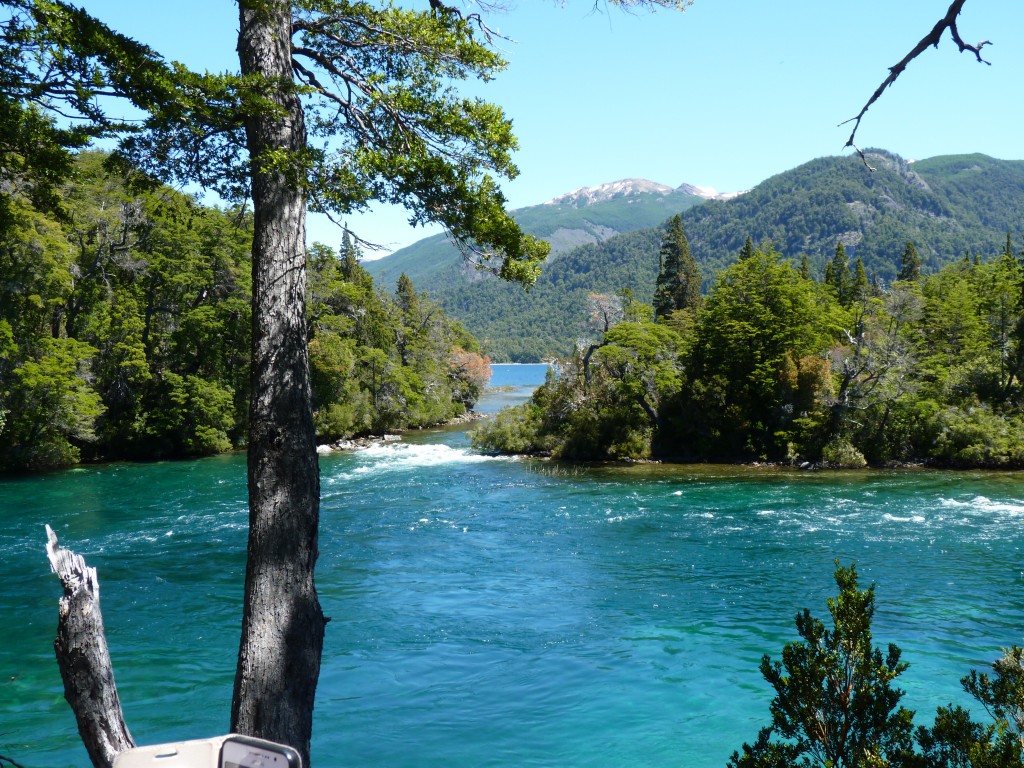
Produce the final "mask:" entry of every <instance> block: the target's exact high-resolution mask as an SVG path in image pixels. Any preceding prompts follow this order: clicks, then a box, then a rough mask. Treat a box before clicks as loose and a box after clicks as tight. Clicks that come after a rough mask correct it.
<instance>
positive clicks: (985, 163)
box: [367, 150, 1024, 362]
mask: <svg viewBox="0 0 1024 768" xmlns="http://www.w3.org/2000/svg"><path fill="white" fill-rule="evenodd" d="M867 154H868V161H869V163H870V164H871V166H872V167H873V168H874V169H875V170H870V169H869V168H868V167H866V166H865V164H864V163H863V162H862V161H861V160H860V158H859V157H855V156H846V157H825V158H819V159H817V160H812V161H811V162H809V163H805V164H804V165H801V166H799V167H798V168H794V169H793V170H790V171H786V172H785V173H781V174H779V175H777V176H774V177H772V178H770V179H768V180H766V181H764V182H762V183H761V184H759V185H758V186H757V187H755V188H754V189H752V190H750V191H749V192H747V193H745V194H742V195H739V196H732V197H731V199H721V198H720V197H719V199H715V198H714V197H712V195H711V194H710V193H709V191H708V190H703V192H704V194H703V195H701V194H695V193H694V191H693V190H694V188H689V189H688V190H683V189H681V188H677V189H675V190H669V191H666V190H668V188H666V187H660V186H659V185H653V186H652V187H651V188H644V189H641V187H639V186H638V187H636V188H635V191H627V188H624V189H623V191H622V194H618V193H617V192H616V191H615V187H616V184H626V183H627V182H617V183H616V184H613V185H604V188H607V189H606V191H605V193H603V194H598V193H595V192H591V191H586V192H585V191H583V190H577V191H576V192H574V193H569V195H564V196H562V197H561V198H556V200H555V201H551V202H552V205H550V206H547V205H541V206H535V207H533V208H525V209H522V211H520V212H518V213H517V216H522V217H523V218H521V219H520V221H521V223H522V224H523V226H524V228H526V229H527V231H532V232H534V233H535V234H540V235H541V236H544V237H551V236H552V235H554V233H555V232H557V231H558V230H559V229H563V228H564V229H571V230H574V231H576V232H578V233H582V232H583V231H589V232H590V233H591V235H592V240H591V241H590V242H589V243H587V244H585V245H582V246H580V247H577V248H574V249H566V250H562V251H561V252H560V253H559V254H558V255H557V257H555V258H553V259H551V260H550V261H549V263H548V264H546V265H545V266H544V271H543V273H542V276H541V278H540V280H539V281H538V283H537V285H536V286H535V287H534V288H533V289H532V290H530V291H529V292H525V291H523V290H522V289H521V288H519V287H517V286H512V285H508V284H505V283H502V282H501V281H499V280H495V279H480V280H474V281H471V280H470V279H469V276H467V273H466V270H465V269H464V268H463V267H462V266H461V265H460V262H459V261H458V259H457V257H456V258H455V259H454V260H453V259H451V258H448V259H447V260H446V261H443V262H437V261H435V263H434V264H433V266H431V267H429V268H424V269H423V270H422V271H419V272H417V273H416V274H415V275H414V273H413V270H412V266H413V265H412V262H411V261H408V262H397V261H396V262H392V264H394V265H395V266H397V265H398V264H399V263H404V264H405V265H408V266H409V267H410V268H409V269H406V266H402V267H401V269H398V270H395V269H394V267H393V266H391V267H387V268H386V271H384V273H383V274H384V275H385V279H386V282H385V283H384V284H387V283H389V282H393V281H394V280H397V278H398V274H400V273H401V271H402V270H405V271H406V272H407V273H408V274H409V275H410V277H412V278H413V282H414V284H415V285H416V287H417V288H419V289H421V290H427V291H429V292H430V294H431V296H432V297H433V298H434V299H435V300H436V301H437V302H438V303H440V304H441V306H443V307H444V309H445V311H446V312H448V313H449V314H451V315H452V316H454V317H456V318H458V319H460V320H461V321H462V322H463V323H464V324H465V325H466V326H467V328H468V329H469V330H470V331H471V332H472V333H474V334H475V335H476V336H477V337H478V338H479V339H481V340H482V341H483V342H484V343H485V344H486V345H487V346H488V348H489V349H490V351H491V354H492V355H493V356H494V358H495V359H496V360H516V361H523V362H525V361H530V360H536V359H540V358H542V357H545V356H550V355H555V354H566V353H568V352H569V351H570V350H571V348H572V345H573V343H574V341H575V339H576V338H577V337H578V336H581V335H583V334H584V333H585V331H584V327H583V326H584V320H585V317H586V301H587V295H588V293H591V292H599V293H612V292H616V291H619V290H621V289H623V288H629V289H630V290H632V291H633V292H634V294H635V295H636V297H637V298H639V299H641V300H643V301H650V299H651V295H652V293H653V288H654V280H655V277H656V276H657V269H658V255H657V254H658V247H659V244H660V241H661V229H660V226H656V225H660V224H661V223H662V222H663V221H664V220H665V219H667V218H668V217H669V216H670V215H672V214H673V213H675V212H677V211H678V210H681V208H680V206H679V204H680V203H682V202H688V203H689V205H688V207H687V208H686V210H685V212H684V213H683V221H684V223H685V226H686V231H687V236H688V238H689V241H690V247H691V250H692V251H693V254H694V256H695V258H696V259H697V261H698V262H699V263H700V265H701V269H702V272H703V274H704V280H705V284H706V285H708V284H710V282H711V280H712V279H713V277H714V274H715V273H716V272H717V271H718V270H719V269H721V268H722V267H724V266H726V265H727V264H729V263H731V262H732V261H733V260H734V259H735V258H736V254H737V252H738V251H739V249H740V248H741V247H742V246H743V243H744V241H745V240H746V238H747V237H748V236H749V237H751V239H752V240H753V241H754V243H755V244H758V243H761V242H762V241H764V240H766V239H769V240H771V241H773V243H774V245H775V247H776V248H777V249H778V250H779V251H780V252H782V254H783V255H785V256H787V257H790V258H792V259H794V260H795V259H798V258H800V255H801V254H807V255H808V256H809V257H810V262H811V265H812V269H813V270H814V272H815V274H817V275H818V276H819V277H820V275H821V273H822V270H823V268H824V264H825V262H826V261H828V259H830V258H831V257H832V254H833V253H834V251H835V245H836V242H838V241H842V242H843V243H844V245H845V247H846V252H847V255H848V256H849V257H850V260H851V263H852V262H853V261H854V260H855V259H856V258H857V257H858V256H859V257H861V258H862V260H863V261H864V264H865V267H866V269H867V271H868V273H869V274H871V273H874V274H875V275H876V276H877V277H878V278H880V279H881V280H884V281H885V280H891V279H892V278H893V277H894V276H895V274H896V272H897V270H898V268H899V259H900V255H901V254H902V252H903V248H904V246H905V245H906V243H907V241H908V240H913V241H914V243H915V244H916V246H917V250H918V252H919V253H920V254H921V255H922V257H923V258H924V260H925V270H926V271H930V270H935V269H938V268H939V267H940V266H941V265H942V264H945V263H947V262H949V261H952V260H954V259H958V258H962V257H963V256H964V254H965V253H970V254H972V255H973V254H974V253H979V254H980V255H981V256H982V257H983V258H988V257H991V256H993V255H995V254H997V253H999V252H1000V251H1001V250H1002V247H1003V245H1004V244H1005V242H1006V234H1007V232H1011V233H1013V234H1014V240H1015V242H1017V243H1018V246H1019V244H1020V237H1019V236H1020V233H1021V231H1022V228H1024V161H1013V160H995V159H993V158H990V157H987V156H985V155H957V156H944V157H935V158H931V159H929V160H921V161H918V162H913V163H911V162H908V161H905V160H903V159H902V158H900V157H898V156H897V155H893V154H891V153H888V152H885V151H882V150H872V151H869V152H868V153H867ZM629 183H636V184H639V182H632V181H631V182H629ZM644 184H650V183H649V182H644ZM597 189H602V188H601V187H599V188H597ZM617 194H618V196H616V195H617ZM590 199H594V200H595V202H593V203H590V202H587V201H589V200H590ZM697 202H701V204H700V205H697V204H696V203H697ZM575 205H581V207H574V206H575ZM659 206H663V207H661V209H660V213H661V215H660V217H657V214H658V212H659ZM595 210H601V211H602V213H603V214H605V213H606V214H608V215H607V216H606V217H604V216H603V217H602V218H601V221H602V222H603V223H602V224H596V223H595V221H597V219H598V217H597V216H594V215H593V212H594V211H595ZM641 211H642V212H643V215H642V216H640V215H637V216H636V217H635V218H632V219H631V218H630V214H633V213H635V212H641ZM613 212H614V214H615V215H614V216H613V215H611V214H612V213H613ZM587 215H589V218H587ZM574 216H579V218H574ZM534 217H536V218H534ZM616 217H620V218H616ZM644 217H657V220H656V221H655V222H651V223H648V224H642V225H641V224H637V222H638V221H640V220H642V219H643V220H647V221H650V219H644ZM527 222H529V225H528V224H527ZM609 222H616V223H617V225H618V226H615V225H614V224H612V223H609ZM630 222H632V223H633V224H634V226H630ZM587 227H591V228H593V229H591V230H586V228H587ZM600 227H607V228H608V229H615V230H616V231H619V232H623V231H624V230H625V229H627V228H628V229H630V230H631V231H628V232H625V233H624V234H618V235H614V236H612V237H600V236H599V233H600V232H604V231H606V230H603V229H600ZM578 236H580V237H582V234H579V235H578ZM557 240H558V238H557V237H553V238H552V241H553V242H555V241H557ZM421 244H422V242H421V243H418V244H416V245H414V246H411V247H410V248H407V249H405V250H404V251H402V252H399V253H397V254H394V256H398V255H399V254H409V253H410V252H413V250H414V249H416V248H417V246H420V245H421ZM394 256H393V257H391V258H394ZM372 264H374V262H371V263H370V264H368V265H367V266H368V267H369V266H371V265H372ZM419 266H424V265H419ZM377 274H380V271H378V272H377Z"/></svg>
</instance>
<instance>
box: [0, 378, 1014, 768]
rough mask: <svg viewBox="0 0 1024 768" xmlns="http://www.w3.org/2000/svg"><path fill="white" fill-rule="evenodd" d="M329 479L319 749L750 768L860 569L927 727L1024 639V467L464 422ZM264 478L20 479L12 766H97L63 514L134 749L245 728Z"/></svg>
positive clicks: (4, 737) (515, 761)
mask: <svg viewBox="0 0 1024 768" xmlns="http://www.w3.org/2000/svg"><path fill="white" fill-rule="evenodd" d="M537 375H538V369H537V368H531V367H527V366H516V367H508V368H506V367H502V366H497V367H496V376H498V377H502V376H503V377H506V378H505V379H504V380H505V381H514V378H515V377H518V379H519V383H518V384H517V385H515V387H514V389H513V390H512V391H505V392H502V393H499V394H496V395H493V396H491V397H490V398H489V399H488V400H486V401H485V402H483V403H482V404H481V406H482V408H483V409H485V410H493V409H494V408H495V407H497V405H498V404H499V402H511V401H514V400H516V399H521V398H522V397H523V396H524V395H525V393H526V392H528V391H529V386H530V385H532V384H533V383H535V381H536V376H537ZM510 376H511V377H513V379H509V378H507V377H510ZM500 382H501V379H500V378H499V380H498V383H500ZM321 472H322V498H323V503H322V524H321V525H322V534H321V540H320V550H321V557H320V561H319V566H318V574H317V581H318V587H319V590H320V596H321V602H322V603H323V606H324V610H325V613H326V614H327V615H328V616H330V617H331V622H330V623H329V625H328V627H327V638H326V646H325V651H324V659H323V670H322V674H321V678H320V685H319V689H318V698H317V706H316V724H315V733H314V743H313V759H314V762H316V763H317V764H318V765H320V766H339V767H340V766H380V767H382V768H383V766H388V768H405V767H407V766H408V767H409V768H411V767H412V766H417V768H424V767H427V766H437V767H438V768H440V767H441V766H444V767H445V768H469V767H470V766H474V767H479V766H516V767H517V768H522V766H594V767H595V768H596V767H598V766H602V767H603V766H612V767H614V766H630V767H644V766H650V768H665V767H667V766H682V767H684V768H706V767H710V766H719V767H720V766H724V764H725V762H726V760H727V759H728V757H729V755H730V754H731V753H732V751H733V750H735V749H737V748H739V747H740V745H741V744H742V742H743V741H744V740H747V741H750V740H752V739H754V737H755V736H756V733H757V729H758V728H759V727H760V726H761V725H764V724H766V723H767V722H768V719H769V715H768V702H769V700H770V698H771V695H770V691H769V690H768V688H767V686H766V684H765V683H764V682H763V681H762V679H761V677H760V675H759V673H758V670H757V667H758V663H759V661H760V659H761V656H762V654H764V653H769V654H772V655H773V656H774V657H776V658H777V657H778V656H779V653H780V651H781V649H782V646H783V645H784V644H785V643H786V642H788V641H790V640H793V639H796V632H795V628H794V623H793V618H794V615H795V614H796V613H797V611H798V610H800V609H802V608H804V607H808V608H810V609H811V610H812V613H814V614H815V615H818V616H822V617H826V616H827V610H826V607H825V600H826V598H827V597H828V596H830V595H832V594H834V593H835V590H836V588H835V584H834V582H833V581H832V571H833V567H834V561H835V560H836V559H837V558H838V559H840V560H841V561H842V562H843V563H844V564H848V563H850V562H855V563H856V564H857V566H858V569H859V571H860V573H861V577H862V581H863V582H864V583H865V584H867V583H870V582H874V583H876V585H877V587H876V588H877V602H878V613H877V615H876V621H875V625H874V635H875V642H876V643H878V644H883V645H884V644H885V643H889V642H895V643H896V644H898V645H899V646H900V647H901V648H902V649H903V652H904V660H905V661H908V662H909V663H910V665H911V666H910V669H909V670H908V671H907V672H906V673H905V674H904V675H903V676H902V677H901V678H900V680H901V682H902V687H903V688H905V690H906V691H907V693H906V697H905V698H904V704H905V705H906V706H908V707H910V708H912V709H916V710H917V711H918V713H919V718H918V719H919V721H920V722H930V721H931V718H932V716H933V714H934V710H935V707H936V706H939V705H943V704H946V703H948V702H950V701H953V702H956V703H962V704H969V703H970V702H969V700H967V699H966V698H965V696H964V694H963V693H962V692H961V691H960V686H959V682H958V681H959V678H960V677H961V676H963V675H964V674H966V673H967V672H968V671H969V670H970V669H971V668H972V667H976V668H981V667H984V666H986V665H988V664H989V663H991V661H992V660H994V659H995V658H996V657H997V656H998V655H999V653H1000V648H1001V647H1004V646H1008V645H1010V644H1013V643H1018V644H1019V643H1021V642H1022V634H1024V601H1022V599H1021V594H1022V588H1024V559H1022V552H1021V546H1022V541H1024V537H1022V535H1021V524H1022V522H1024V483H1022V479H1024V475H1019V474H1014V473H985V472H935V471H925V470H904V471H869V472H814V473H810V472H801V471H795V470H786V469H776V468H754V467H716V466H662V465H635V466H607V467H574V466H561V465H556V464H552V463H549V462H542V461H532V460H522V459H514V458H497V457H487V456H481V455H477V454H475V453H473V452H472V450H471V449H470V447H469V443H468V440H467V439H466V437H465V435H464V433H463V428H460V429H452V430H437V431H426V432H422V433H416V434H413V435H407V436H406V437H405V439H403V440H402V441H401V442H395V443H388V444H384V445H380V446H378V447H374V448H370V449H367V450H362V451H358V452H354V453H347V454H330V455H324V456H322V457H321ZM245 495H246V494H245V459H244V456H241V455H229V456H220V457H214V458H209V459H203V460H199V461H189V462H161V463H154V464H108V465H102V466H87V467H81V468H76V469H73V470H69V471H64V472H54V473H48V474H45V475H40V476H36V477H31V478H15V479H6V480H3V481H0V516H2V518H3V524H2V526H0V616H2V617H3V621H4V624H5V627H4V629H3V632H2V637H3V640H2V641H0V755H5V756H7V757H10V758H13V759H14V760H17V761H18V762H20V763H22V764H23V765H25V766H39V767H42V766H46V767H47V768H55V767H60V766H84V765H86V764H87V758H86V755H85V751H84V749H83V748H82V747H81V746H80V744H79V741H78V738H77V734H76V732H75V725H74V718H73V716H72V714H71V712H70V710H69V708H68V707H67V705H66V704H65V703H64V700H63V695H62V686H61V682H60V678H59V675H58V672H57V667H56V663H55V662H54V660H53V651H52V641H53V635H54V629H55V626H56V603H57V599H58V597H59V595H60V587H59V584H58V583H57V581H56V578H55V577H54V576H53V575H52V574H50V573H49V571H48V567H47V563H46V557H45V552H44V543H45V534H44V531H43V524H44V523H50V524H51V525H52V526H53V527H54V528H55V529H56V531H57V534H58V536H59V537H60V538H61V542H62V543H63V544H64V545H65V546H68V547H70V548H72V549H75V550H77V551H79V552H81V553H82V554H84V555H85V556H86V557H87V559H88V561H89V563H90V564H91V565H94V566H96V567H97V568H98V570H99V577H100V583H101V588H102V607H103V613H104V618H105V620H106V624H107V631H108V638H109V641H110V646H111V650H112V653H113V657H114V665H115V674H116V677H117V682H118V686H119V690H120V693H121V700H122V703H123V705H124V708H125V714H126V719H127V721H128V724H129V727H130V729H131V731H132V734H133V736H134V737H135V738H136V740H137V741H138V742H139V743H157V742H164V741H171V740H177V739H187V738H199V737H204V736H211V735H215V734H218V733H223V732H225V731H226V730H227V727H228V714H229V707H230V699H231V687H232V679H233V675H234V661H235V659H234V657H235V653H236V652H237V643H238V629H239V621H240V619H239V617H240V610H241V608H240V606H241V584H242V578H243V569H244V551H245V535H246V534H245V529H246V509H245Z"/></svg>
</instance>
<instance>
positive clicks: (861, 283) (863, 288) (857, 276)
mask: <svg viewBox="0 0 1024 768" xmlns="http://www.w3.org/2000/svg"><path fill="white" fill-rule="evenodd" d="M869 292H870V286H869V285H868V273H867V271H866V270H865V269H864V261H863V259H861V257H860V256H858V257H857V263H856V265H855V266H854V268H853V288H852V293H851V296H850V298H851V300H852V301H863V300H864V299H866V298H867V297H868V293H869Z"/></svg>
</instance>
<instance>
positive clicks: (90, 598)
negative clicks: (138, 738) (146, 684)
mask: <svg viewBox="0 0 1024 768" xmlns="http://www.w3.org/2000/svg"><path fill="white" fill-rule="evenodd" d="M46 538H47V542H46V555H47V557H48V558H49V560H50V568H51V569H52V570H53V572H54V573H55V574H57V578H59V579H60V582H61V584H62V585H63V586H64V595H63V596H62V597H61V599H60V608H59V620H58V623H57V638H56V639H55V640H54V641H53V649H54V651H55V652H56V654H57V666H58V667H59V668H60V676H61V679H63V681H64V698H65V699H67V702H68V704H70V705H71V709H72V711H73V712H74V713H75V719H76V720H77V721H78V733H79V735H80V736H81V737H82V741H83V742H84V743H85V748H86V749H87V750H88V751H89V758H90V760H92V764H93V765H94V766H96V768H110V767H111V766H112V765H113V764H114V757H115V756H116V755H117V754H118V753H119V752H123V751H124V750H126V749H129V748H130V747H134V746H135V741H134V740H133V739H132V737H131V734H130V733H128V727H127V726H126V725H125V722H124V713H123V712H122V711H121V700H120V698H119V697H118V695H117V686H116V684H115V683H114V669H113V666H112V664H111V662H110V650H109V649H108V647H107V637H106V634H105V633H104V630H103V614H102V613H101V612H100V584H99V579H98V578H97V575H96V569H95V568H90V567H89V566H87V565H86V564H85V558H83V557H82V556H81V555H76V554H75V553H74V552H72V551H71V550H69V549H64V548H62V547H61V546H60V545H59V544H58V543H57V535H56V534H55V533H54V532H53V529H52V528H50V526H46Z"/></svg>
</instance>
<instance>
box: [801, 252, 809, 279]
mask: <svg viewBox="0 0 1024 768" xmlns="http://www.w3.org/2000/svg"><path fill="white" fill-rule="evenodd" d="M800 277H802V278H803V279H804V280H810V279H811V257H810V256H808V255H807V254H806V253H802V254H800Z"/></svg>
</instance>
